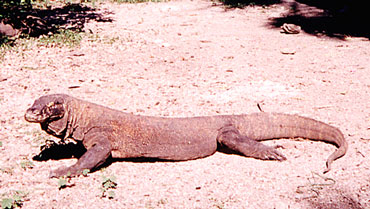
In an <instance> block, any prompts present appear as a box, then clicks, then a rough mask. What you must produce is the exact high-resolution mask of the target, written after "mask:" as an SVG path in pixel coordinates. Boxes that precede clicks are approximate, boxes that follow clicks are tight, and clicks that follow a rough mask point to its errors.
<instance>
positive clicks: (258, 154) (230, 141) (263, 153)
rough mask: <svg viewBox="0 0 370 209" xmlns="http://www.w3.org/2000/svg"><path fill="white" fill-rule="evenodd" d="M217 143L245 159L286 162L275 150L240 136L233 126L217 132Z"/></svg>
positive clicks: (227, 126)
mask: <svg viewBox="0 0 370 209" xmlns="http://www.w3.org/2000/svg"><path fill="white" fill-rule="evenodd" d="M217 141H218V143H220V144H222V145H224V146H226V147H228V148H229V149H231V150H233V151H237V152H239V153H241V154H243V155H245V156H247V157H253V158H256V159H261V160H279V161H283V160H286V158H285V156H284V155H283V154H281V153H280V152H279V151H277V150H276V149H274V148H272V147H270V146H267V145H264V144H262V143H261V142H258V141H255V140H253V139H250V138H248V137H247V136H243V135H241V134H240V132H239V130H238V129H237V128H235V127H234V126H233V125H226V126H224V127H222V128H221V129H220V130H219V132H218V136H217Z"/></svg>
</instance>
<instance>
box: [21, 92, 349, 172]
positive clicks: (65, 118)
mask: <svg viewBox="0 0 370 209" xmlns="http://www.w3.org/2000/svg"><path fill="white" fill-rule="evenodd" d="M25 119H26V120H27V121H28V122H34V123H40V124H41V128H42V129H43V130H45V131H46V132H47V133H49V134H51V135H54V136H56V137H58V138H60V139H63V140H64V139H66V138H72V139H74V140H75V141H82V143H83V145H84V146H85V147H86V149H87V151H86V153H85V154H83V155H82V157H81V158H80V159H79V160H78V161H77V163H76V164H75V165H72V166H70V167H62V168H59V169H57V170H54V171H52V172H51V174H50V177H59V176H64V175H67V174H69V175H71V176H75V175H79V174H81V173H82V171H83V170H84V169H90V170H91V169H93V168H96V167H97V166H99V165H101V164H102V163H104V162H105V160H106V159H107V158H108V157H109V156H110V155H111V156H112V157H113V158H136V157H148V158H158V159H166V160H191V159H197V158H202V157H206V156H209V155H212V154H213V153H214V152H216V150H217V144H218V143H219V144H221V145H223V146H226V147H227V148H229V149H231V150H234V151H237V152H239V153H241V154H243V155H245V156H248V157H253V158H257V159H262V160H279V161H282V160H285V159H286V158H285V157H284V155H282V154H281V153H280V152H278V151H277V150H276V149H274V148H272V147H269V146H266V145H264V144H262V143H260V142H259V141H261V140H268V139H277V138H296V137H302V138H307V139H312V140H320V141H325V142H328V143H332V144H334V145H336V146H337V147H338V149H337V150H336V151H335V152H334V153H333V154H331V155H330V156H329V158H328V160H327V163H326V165H327V169H326V170H325V172H327V171H329V170H330V168H331V164H332V162H333V161H334V160H335V159H337V158H340V157H341V156H343V155H345V153H346V151H347V147H348V145H347V142H346V141H345V139H344V137H343V134H342V133H341V132H340V131H339V129H337V128H335V127H333V126H330V125H328V124H326V123H323V122H319V121H316V120H313V119H310V118H306V117H301V116H297V115H288V114H282V113H263V112H261V113H252V114H247V115H219V116H208V117H191V118H163V117H150V116H136V115H132V114H128V113H124V112H121V111H118V110H113V109H110V108H107V107H104V106H100V105H97V104H93V103H90V102H86V101H83V100H80V99H77V98H74V97H71V96H68V95H65V94H51V95H46V96H42V97H40V98H39V99H37V100H35V102H34V104H33V105H32V107H30V108H29V109H28V110H27V112H26V114H25Z"/></svg>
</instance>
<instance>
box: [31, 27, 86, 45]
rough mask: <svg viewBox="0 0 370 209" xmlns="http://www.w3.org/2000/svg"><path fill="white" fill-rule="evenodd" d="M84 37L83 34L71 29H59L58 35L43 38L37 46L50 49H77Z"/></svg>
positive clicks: (38, 41)
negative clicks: (64, 47)
mask: <svg viewBox="0 0 370 209" xmlns="http://www.w3.org/2000/svg"><path fill="white" fill-rule="evenodd" d="M82 38H83V36H82V33H81V32H78V31H73V30H69V29H59V30H58V31H57V32H56V33H54V34H51V35H47V36H42V37H41V38H39V39H38V40H37V45H39V46H48V47H62V46H68V47H76V46H79V45H80V43H81V40H82Z"/></svg>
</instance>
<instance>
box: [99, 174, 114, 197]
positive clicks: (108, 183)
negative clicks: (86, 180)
mask: <svg viewBox="0 0 370 209" xmlns="http://www.w3.org/2000/svg"><path fill="white" fill-rule="evenodd" d="M116 188H117V181H116V177H115V176H113V175H112V176H109V177H107V176H104V175H103V176H102V187H101V188H100V190H101V191H102V197H108V199H113V198H114V197H115V196H116V194H115V192H114V191H112V189H116Z"/></svg>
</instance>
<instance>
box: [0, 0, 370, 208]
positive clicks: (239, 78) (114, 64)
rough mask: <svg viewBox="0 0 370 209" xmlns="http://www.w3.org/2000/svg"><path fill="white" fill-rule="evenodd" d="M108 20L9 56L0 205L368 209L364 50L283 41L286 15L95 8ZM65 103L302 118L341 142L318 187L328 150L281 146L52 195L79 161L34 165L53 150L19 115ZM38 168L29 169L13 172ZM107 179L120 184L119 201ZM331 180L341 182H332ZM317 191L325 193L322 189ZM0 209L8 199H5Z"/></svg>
mask: <svg viewBox="0 0 370 209" xmlns="http://www.w3.org/2000/svg"><path fill="white" fill-rule="evenodd" d="M99 8H100V10H99V11H98V12H100V13H101V14H102V15H103V16H105V17H107V18H111V19H113V21H112V22H95V21H90V22H88V23H86V24H85V30H86V31H89V32H90V33H92V35H89V36H85V38H84V39H83V41H82V43H81V46H80V47H74V48H68V47H43V46H33V47H31V48H29V49H24V50H18V51H11V52H8V53H7V54H6V55H5V57H4V59H3V60H2V62H1V64H0V69H1V71H0V102H1V103H0V111H1V112H0V119H1V121H0V123H1V126H0V141H1V142H2V145H1V147H0V194H5V196H7V195H8V196H9V195H10V194H12V192H14V191H15V190H21V191H25V192H28V196H27V197H26V198H24V200H26V201H25V202H24V208H279V209H280V208H370V170H369V169H370V163H369V156H370V147H369V145H370V45H369V41H368V40H366V39H363V38H356V37H349V38H347V39H346V40H340V39H336V38H329V37H326V36H313V35H311V34H306V33H304V32H302V33H300V34H296V35H287V34H282V33H280V30H279V29H278V28H274V27H271V26H270V25H269V21H270V20H271V18H275V17H279V16H282V15H284V13H285V12H286V11H287V8H286V7H284V6H282V5H279V4H277V5H273V6H271V7H267V8H262V7H259V6H256V7H246V8H244V9H232V10H225V9H224V7H223V6H220V5H215V4H213V3H212V2H210V1H202V0H196V1H187V0H179V1H172V2H165V3H143V4H108V3H106V4H101V5H100V6H99ZM47 93H68V94H71V95H73V96H76V97H79V98H82V99H85V100H88V101H91V102H96V103H99V104H103V105H106V106H109V107H112V108H115V109H118V110H122V111H126V112H132V113H134V114H140V115H156V116H169V117H171V116H199V115H216V114H240V113H251V112H256V111H259V110H258V108H257V106H256V104H257V103H259V104H260V105H261V106H262V109H263V110H264V111H266V112H285V113H297V114H300V115H304V116H308V117H312V118H315V119H317V120H321V121H324V122H327V123H329V124H332V125H334V126H336V127H338V128H340V130H341V131H342V132H343V133H344V135H345V137H346V139H347V140H348V143H349V150H348V152H347V154H346V155H345V156H344V157H343V158H341V159H339V160H337V161H335V162H334V163H333V167H332V171H331V172H329V173H327V174H325V175H324V177H320V176H319V175H316V173H319V174H320V173H321V172H322V171H323V170H324V168H325V161H326V159H327V157H328V156H329V154H331V153H332V152H333V151H334V149H335V147H334V146H333V145H330V144H325V143H322V142H311V141H297V140H288V139H284V140H275V141H270V142H266V144H279V145H283V146H284V147H285V149H280V151H281V152H283V153H284V154H285V155H286V157H287V158H288V160H287V161H285V162H273V161H272V162H269V161H261V160H255V159H251V158H245V157H242V156H238V155H230V154H224V153H219V152H218V153H215V154H214V155H212V156H210V157H207V158H204V159H199V160H194V161H187V162H176V163H173V162H156V163H150V162H144V163H139V162H130V161H129V162H126V161H118V162H114V163H112V164H111V165H109V166H107V167H106V168H105V169H103V170H98V171H96V172H94V173H91V174H89V175H88V177H78V178H74V179H72V180H71V182H70V183H69V184H68V185H71V187H67V188H65V189H61V190H58V180H57V179H49V178H48V174H49V171H50V170H51V169H55V168H57V167H59V166H62V165H71V164H73V163H74V162H75V161H76V159H63V160H48V161H33V160H32V157H33V156H35V155H37V154H39V152H40V149H39V147H40V144H41V143H40V141H43V140H44V139H51V138H52V137H51V136H48V135H46V134H44V133H42V132H41V131H40V127H39V126H38V125H35V124H29V123H26V121H25V120H24V119H23V114H24V112H25V110H26V109H27V107H29V106H30V105H31V104H32V103H33V101H34V99H36V98H37V97H39V96H41V95H44V94H47ZM27 160H30V161H32V163H33V164H34V166H33V168H32V169H31V168H26V169H23V168H22V166H21V165H23V164H24V162H25V161H26V162H27ZM103 175H106V176H111V175H114V176H116V177H117V183H118V185H117V188H116V189H114V190H113V191H114V192H115V194H116V196H115V198H114V199H108V198H103V197H101V191H100V189H99V188H101V182H102V180H101V178H102V176H103ZM333 182H335V183H334V184H333ZM320 184H324V186H323V185H320ZM3 198H4V196H3Z"/></svg>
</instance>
